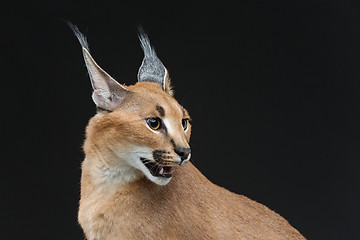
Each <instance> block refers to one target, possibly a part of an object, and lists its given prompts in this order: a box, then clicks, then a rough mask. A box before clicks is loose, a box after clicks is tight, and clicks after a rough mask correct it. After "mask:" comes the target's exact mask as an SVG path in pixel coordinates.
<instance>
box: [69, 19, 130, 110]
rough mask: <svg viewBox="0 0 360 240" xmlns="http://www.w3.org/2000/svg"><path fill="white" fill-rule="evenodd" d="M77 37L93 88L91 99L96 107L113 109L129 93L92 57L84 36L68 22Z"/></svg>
mask: <svg viewBox="0 0 360 240" xmlns="http://www.w3.org/2000/svg"><path fill="white" fill-rule="evenodd" d="M68 24H69V26H70V27H71V29H72V30H73V31H74V33H75V36H76V37H77V38H78V40H79V42H80V44H81V46H82V51H83V56H84V60H85V64H86V68H87V70H88V72H89V77H90V81H91V86H92V88H93V90H94V91H93V94H92V99H93V101H94V103H95V104H96V106H97V107H99V108H100V109H104V110H107V111H113V110H115V108H116V107H117V106H119V104H120V102H121V101H122V100H123V99H124V98H125V97H126V96H127V95H128V94H129V93H130V91H129V90H127V89H126V88H125V87H123V86H122V85H121V84H120V83H118V82H117V81H116V80H115V79H113V78H112V77H111V76H110V75H109V74H108V73H107V72H105V71H104V70H103V69H102V68H101V67H100V66H99V65H98V64H97V63H96V62H95V60H94V59H93V58H92V56H91V55H90V52H89V45H88V43H87V41H86V37H85V36H84V35H83V34H82V33H81V32H80V31H79V29H78V28H77V27H76V26H75V25H73V24H71V23H68Z"/></svg>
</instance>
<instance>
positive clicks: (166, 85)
mask: <svg viewBox="0 0 360 240" xmlns="http://www.w3.org/2000/svg"><path fill="white" fill-rule="evenodd" d="M138 31H139V40H140V44H141V48H142V49H143V51H144V59H143V61H142V64H141V66H140V68H139V72H138V81H139V82H142V81H148V82H155V83H158V84H159V85H160V86H161V87H162V88H163V90H164V91H166V92H169V93H171V89H170V78H169V75H168V72H167V69H166V68H165V66H164V65H163V64H162V62H161V61H160V59H159V58H158V57H157V55H156V52H155V50H154V48H153V47H152V46H151V43H150V40H149V37H148V35H147V34H146V33H145V31H144V29H143V28H142V27H141V26H139V28H138Z"/></svg>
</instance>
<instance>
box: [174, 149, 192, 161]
mask: <svg viewBox="0 0 360 240" xmlns="http://www.w3.org/2000/svg"><path fill="white" fill-rule="evenodd" d="M174 150H175V152H176V154H177V155H179V156H180V157H181V160H185V159H187V158H188V157H189V155H190V153H191V148H184V147H177V148H175V149H174Z"/></svg>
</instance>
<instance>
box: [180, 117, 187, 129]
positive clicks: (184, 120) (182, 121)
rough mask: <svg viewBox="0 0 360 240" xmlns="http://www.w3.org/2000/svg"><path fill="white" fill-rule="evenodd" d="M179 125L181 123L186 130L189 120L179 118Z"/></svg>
mask: <svg viewBox="0 0 360 240" xmlns="http://www.w3.org/2000/svg"><path fill="white" fill-rule="evenodd" d="M181 125H182V127H183V129H184V130H186V129H187V128H188V125H189V120H188V119H183V120H181Z"/></svg>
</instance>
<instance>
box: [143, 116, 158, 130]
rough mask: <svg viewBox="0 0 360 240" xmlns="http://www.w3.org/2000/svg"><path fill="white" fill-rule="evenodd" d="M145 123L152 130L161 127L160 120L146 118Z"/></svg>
mask: <svg viewBox="0 0 360 240" xmlns="http://www.w3.org/2000/svg"><path fill="white" fill-rule="evenodd" d="M146 123H147V125H149V127H150V128H151V129H152V130H158V129H159V128H160V126H161V120H160V118H148V119H146Z"/></svg>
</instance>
